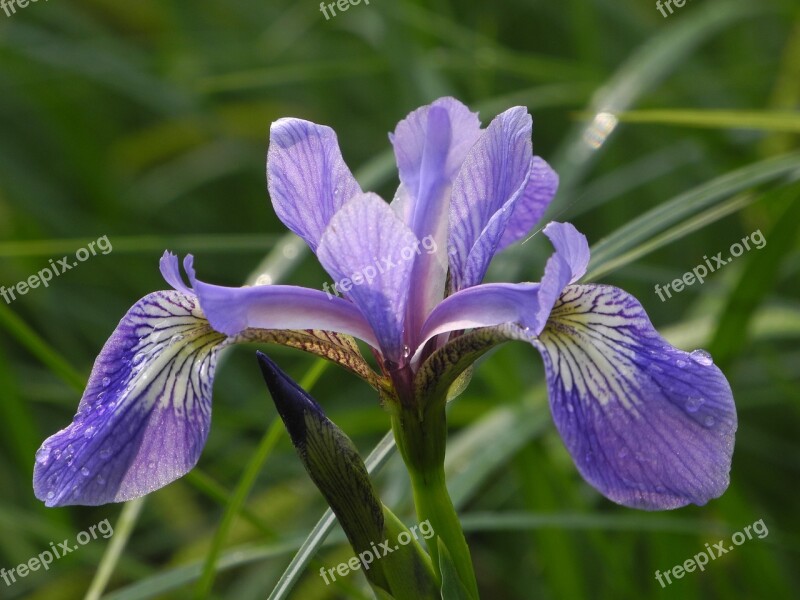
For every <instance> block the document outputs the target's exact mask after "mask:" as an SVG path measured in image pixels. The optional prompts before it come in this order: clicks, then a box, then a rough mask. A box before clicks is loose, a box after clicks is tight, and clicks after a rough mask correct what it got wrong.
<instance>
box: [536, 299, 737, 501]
mask: <svg viewBox="0 0 800 600" xmlns="http://www.w3.org/2000/svg"><path fill="white" fill-rule="evenodd" d="M533 343H534V345H535V346H536V347H537V348H538V349H539V351H540V353H541V354H542V357H543V359H544V362H545V368H546V372H547V380H548V387H549V390H550V394H549V395H550V406H551V410H552V412H553V418H554V420H555V422H556V425H557V427H558V429H559V432H560V433H561V437H562V438H563V439H564V443H565V444H566V446H567V449H568V450H569V452H570V454H571V455H572V458H573V460H574V461H575V464H576V466H577V467H578V470H579V471H580V472H581V474H582V475H583V477H584V478H585V479H586V480H587V481H588V482H589V483H591V484H592V485H593V486H594V487H596V488H597V489H598V490H599V491H600V492H601V493H603V494H604V495H605V496H607V497H608V498H610V499H611V500H613V501H615V502H618V503H620V504H623V505H626V506H632V507H636V508H645V509H649V510H660V509H665V508H676V507H679V506H683V505H685V504H688V503H690V502H691V503H695V504H704V503H706V502H707V501H708V500H710V499H712V498H716V497H717V496H719V495H721V494H722V492H723V491H724V490H725V489H726V488H727V486H728V483H729V472H730V466H731V458H732V453H733V441H734V433H735V431H736V426H737V417H736V409H735V406H734V403H733V396H732V393H731V389H730V386H729V385H728V382H727V380H726V379H725V377H724V376H723V374H722V373H721V371H720V370H719V369H718V368H717V367H716V366H715V365H714V364H713V363H712V362H711V360H710V359H708V358H707V355H706V354H704V353H697V352H695V353H688V352H684V351H682V350H679V349H677V348H674V347H673V346H671V345H670V344H669V343H667V342H666V341H665V340H664V339H663V338H662V337H661V336H660V335H659V334H658V333H657V332H656V331H655V329H653V326H652V325H651V323H650V320H649V319H648V318H647V315H646V313H645V312H644V310H643V309H642V307H641V305H640V304H639V303H638V302H637V301H636V299H635V298H633V297H632V296H630V295H629V294H627V293H625V292H624V291H622V290H620V289H618V288H614V287H610V286H600V285H571V286H568V287H567V288H566V289H565V291H564V293H563V294H562V296H561V298H560V299H559V301H558V302H557V303H556V306H555V307H554V309H553V311H552V313H551V315H550V318H549V320H548V323H547V326H546V327H545V330H544V331H543V332H542V334H541V335H540V336H539V338H538V339H536V340H534V342H533Z"/></svg>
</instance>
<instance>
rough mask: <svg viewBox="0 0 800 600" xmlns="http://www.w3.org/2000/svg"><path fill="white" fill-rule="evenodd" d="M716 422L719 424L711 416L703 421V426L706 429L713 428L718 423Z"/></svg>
mask: <svg viewBox="0 0 800 600" xmlns="http://www.w3.org/2000/svg"><path fill="white" fill-rule="evenodd" d="M716 422H717V420H716V419H715V418H714V417H712V416H711V415H709V416H707V417H706V418H705V419H703V425H705V426H706V427H713V426H714V423H716Z"/></svg>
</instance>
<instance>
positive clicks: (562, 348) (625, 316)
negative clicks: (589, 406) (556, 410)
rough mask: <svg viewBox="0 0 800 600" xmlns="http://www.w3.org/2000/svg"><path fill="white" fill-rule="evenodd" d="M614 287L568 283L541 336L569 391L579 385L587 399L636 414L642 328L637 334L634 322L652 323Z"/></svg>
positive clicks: (565, 388) (637, 324)
mask: <svg viewBox="0 0 800 600" xmlns="http://www.w3.org/2000/svg"><path fill="white" fill-rule="evenodd" d="M611 290H612V288H601V287H596V288H586V287H578V286H575V287H571V288H567V289H566V290H565V292H564V293H563V294H562V296H561V298H560V299H559V301H558V302H557V303H556V305H555V307H554V308H553V311H552V313H551V314H550V318H549V320H548V324H547V327H546V328H545V330H544V331H543V332H542V334H541V336H540V338H539V339H540V341H541V342H542V344H543V348H544V351H545V352H547V353H548V355H549V356H550V360H551V362H552V364H553V365H554V367H555V368H556V371H557V373H558V375H559V377H560V378H561V380H562V382H563V385H564V390H565V391H566V392H567V393H569V392H571V391H572V390H573V388H577V390H578V393H579V395H580V397H581V398H583V399H588V398H592V397H593V398H596V399H597V401H598V402H599V403H600V405H601V406H605V405H607V404H608V403H609V402H611V401H616V402H618V403H619V404H620V405H621V406H623V407H624V408H625V409H626V410H629V411H631V412H632V413H634V414H635V413H636V412H637V411H636V405H637V404H638V403H639V394H638V385H637V381H636V379H637V375H636V371H637V367H636V365H635V364H634V363H633V361H632V358H633V357H634V356H635V351H634V350H633V349H632V347H636V346H638V344H639V340H638V339H637V337H641V334H640V333H637V337H634V335H633V334H632V331H631V328H634V329H635V330H636V331H637V332H640V331H641V330H642V329H645V327H644V325H646V323H643V322H640V321H641V318H640V317H639V316H638V314H637V311H636V310H635V308H634V307H627V306H624V305H621V304H620V302H619V299H618V298H616V297H615V295H614V294H613V292H612V291H611ZM629 346H632V347H629Z"/></svg>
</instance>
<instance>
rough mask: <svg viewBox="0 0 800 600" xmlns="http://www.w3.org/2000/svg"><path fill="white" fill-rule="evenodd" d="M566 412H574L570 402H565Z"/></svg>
mask: <svg viewBox="0 0 800 600" xmlns="http://www.w3.org/2000/svg"><path fill="white" fill-rule="evenodd" d="M567 412H568V413H574V412H575V407H574V406H572V404H567Z"/></svg>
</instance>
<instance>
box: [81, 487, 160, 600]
mask: <svg viewBox="0 0 800 600" xmlns="http://www.w3.org/2000/svg"><path fill="white" fill-rule="evenodd" d="M145 501H146V499H145V498H139V499H137V500H132V501H130V502H126V503H125V506H124V507H123V508H122V513H120V516H119V520H117V523H116V527H115V528H114V535H113V536H112V538H111V543H109V545H108V550H107V551H106V552H105V554H104V555H103V559H102V560H101V561H100V565H99V566H98V568H97V571H96V572H95V574H94V578H93V579H92V583H91V585H90V586H89V590H88V591H87V592H86V596H84V600H98V599H99V598H100V596H102V595H103V590H105V589H106V586H107V585H108V582H109V581H110V580H111V575H112V574H113V573H114V569H115V568H116V566H117V563H118V562H119V559H120V557H121V556H122V552H123V551H124V550H125V546H126V545H127V543H128V540H129V539H130V536H131V533H133V529H134V527H135V526H136V523H137V521H138V520H139V515H140V514H141V512H142V508H144V504H145Z"/></svg>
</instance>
